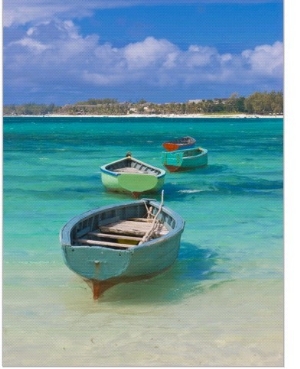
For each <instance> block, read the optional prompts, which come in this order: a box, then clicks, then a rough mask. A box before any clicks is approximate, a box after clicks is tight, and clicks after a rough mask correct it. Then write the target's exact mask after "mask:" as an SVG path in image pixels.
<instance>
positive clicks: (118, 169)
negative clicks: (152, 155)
mask: <svg viewBox="0 0 300 369" xmlns="http://www.w3.org/2000/svg"><path fill="white" fill-rule="evenodd" d="M100 169H101V180H102V183H103V185H104V187H105V188H106V189H107V190H108V191H113V192H124V193H130V194H132V195H133V196H134V197H139V196H140V195H141V194H144V193H151V192H157V191H160V190H161V188H162V187H163V185H164V181H165V175H166V172H165V170H163V169H160V168H156V167H154V166H152V165H150V164H146V163H144V162H142V161H140V160H137V159H135V158H133V157H132V156H131V155H130V154H127V156H126V157H125V158H122V159H120V160H116V161H114V162H112V163H109V164H106V165H103V166H101V167H100Z"/></svg>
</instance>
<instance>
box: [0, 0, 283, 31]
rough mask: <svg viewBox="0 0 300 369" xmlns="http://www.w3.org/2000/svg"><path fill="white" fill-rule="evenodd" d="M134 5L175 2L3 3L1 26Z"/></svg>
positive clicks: (181, 0)
mask: <svg viewBox="0 0 300 369" xmlns="http://www.w3.org/2000/svg"><path fill="white" fill-rule="evenodd" d="M282 1H283V0H176V2H175V3H176V5H179V4H186V5H187V4H201V3H204V4H205V3H210V4H211V3H224V4H226V3H234V4H236V3H242V4H245V3H251V4H253V3H282ZM136 5H143V6H155V5H170V6H174V0H87V1H82V0H63V1H62V0H47V1H44V0H43V1H42V0H26V1H24V0H4V5H3V25H4V26H5V27H9V26H11V25H14V24H26V23H28V22H32V21H42V20H49V19H53V18H56V17H57V18H59V17H66V16H67V17H71V18H76V17H77V18H82V17H88V16H92V14H93V12H94V11H95V10H97V9H108V8H124V7H131V6H136Z"/></svg>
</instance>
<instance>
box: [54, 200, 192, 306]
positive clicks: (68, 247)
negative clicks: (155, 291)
mask: <svg viewBox="0 0 300 369" xmlns="http://www.w3.org/2000/svg"><path fill="white" fill-rule="evenodd" d="M184 225H185V223H184V220H183V219H182V218H181V217H180V216H179V215H178V214H176V213H175V212H174V211H172V210H171V209H169V208H167V207H165V206H164V205H163V204H162V203H161V204H159V203H158V202H156V201H153V200H149V199H141V200H137V201H133V202H129V203H126V204H121V205H120V204H119V205H111V206H106V207H101V208H98V209H95V210H90V211H87V212H85V213H83V214H81V215H78V216H76V217H75V218H73V219H71V220H70V221H69V222H68V223H67V224H66V225H65V226H64V227H63V228H62V230H61V232H60V242H61V246H62V252H63V257H64V261H65V264H66V265H67V266H68V267H69V268H70V269H71V270H72V271H73V272H75V273H76V274H78V275H80V276H81V277H82V278H83V279H84V280H85V281H86V282H88V284H90V285H91V287H92V290H93V297H94V299H95V300H96V299H98V298H99V296H100V295H101V294H102V293H103V292H104V291H105V290H106V289H108V288H110V287H112V286H114V285H115V284H117V283H121V282H128V281H133V280H136V279H141V278H149V277H151V276H153V275H156V274H158V273H161V272H163V271H164V270H166V269H167V268H169V267H170V266H171V265H172V264H173V263H174V262H175V260H176V258H177V254H178V250H179V246H180V238H181V234H182V232H183V230H184Z"/></svg>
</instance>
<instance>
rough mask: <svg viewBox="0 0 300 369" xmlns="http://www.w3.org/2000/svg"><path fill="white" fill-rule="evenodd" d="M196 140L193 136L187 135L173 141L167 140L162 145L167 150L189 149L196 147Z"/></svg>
mask: <svg viewBox="0 0 300 369" xmlns="http://www.w3.org/2000/svg"><path fill="white" fill-rule="evenodd" d="M195 143H196V140H195V139H194V138H193V137H190V136H185V137H181V138H178V139H174V140H171V141H166V142H164V143H163V144H162V145H163V147H164V148H165V149H166V150H167V151H175V150H182V149H189V148H191V147H194V146H195Z"/></svg>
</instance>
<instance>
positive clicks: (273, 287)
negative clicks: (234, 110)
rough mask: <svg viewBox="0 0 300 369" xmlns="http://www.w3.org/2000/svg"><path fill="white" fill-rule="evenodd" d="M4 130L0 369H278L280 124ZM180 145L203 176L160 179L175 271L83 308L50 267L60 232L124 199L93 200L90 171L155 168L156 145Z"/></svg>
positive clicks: (25, 121)
mask: <svg viewBox="0 0 300 369" xmlns="http://www.w3.org/2000/svg"><path fill="white" fill-rule="evenodd" d="M3 130H4V164H3V173H4V184H3V186H4V195H3V204H4V215H3V219H4V242H3V243H4V249H3V330H4V331H3V365H6V366H7V365H9V366H105V365H108V366H109V365H128V366H136V365H137V366H147V365H149V366H161V365H162V366H164V365H166V366H168V365H169V366H170V365H171V366H172V365H174V366H178V365H181V366H182V365H183V366H185V365H186V366H228V365H229V366H230V365H231V366H234V365H238V366H264V365H271V366H278V365H279V366H280V365H282V363H283V297H282V296H283V121H282V119H179V118H174V119H172V118H168V119H166V118H87V117H85V118H78V117H76V118H50V117H47V118H35V117H28V118H5V119H4V125H3ZM185 135H190V136H193V137H195V138H196V139H197V143H198V144H199V145H200V146H202V147H204V148H206V149H208V153H209V154H208V155H209V156H208V161H209V165H208V166H207V167H206V168H202V169H198V170H195V171H191V172H186V173H167V176H166V181H165V186H164V199H165V204H166V205H167V206H168V207H170V208H171V209H173V210H175V211H176V212H178V213H179V214H180V215H181V216H182V217H183V218H184V219H185V221H186V227H185V231H184V233H183V235H182V242H181V248H180V254H179V257H178V260H177V261H176V263H175V264H174V266H173V267H172V268H171V269H170V270H168V271H167V272H166V273H164V274H161V275H159V276H157V277H155V278H152V279H149V280H143V281H138V282H133V283H128V284H120V285H118V286H116V287H114V288H112V289H110V290H108V291H106V293H105V294H104V295H103V297H102V299H100V300H99V301H98V302H94V301H93V300H92V294H91V290H90V289H89V287H88V286H87V285H86V284H85V283H84V282H83V281H82V280H81V279H80V278H79V277H77V276H76V275H74V274H73V273H72V272H71V271H70V270H69V269H68V268H67V267H66V266H65V265H64V264H63V260H62V255H61V251H60V245H59V240H58V233H59V230H60V228H61V227H62V226H63V225H64V223H66V222H67V221H68V220H69V219H70V218H71V217H73V216H75V215H78V214H80V213H82V212H84V211H86V210H89V209H93V208H96V207H99V206H102V205H108V204H112V203H120V202H126V201H128V199H130V198H129V197H128V196H126V195H121V194H112V193H108V192H106V191H105V189H104V188H103V186H102V183H101V181H100V170H99V166H101V165H103V164H106V163H107V162H110V161H113V160H116V159H119V158H121V157H123V156H124V155H125V154H126V153H127V152H128V151H130V152H131V153H132V155H133V156H134V157H136V158H137V159H140V160H142V161H145V162H148V163H149V164H152V165H154V166H158V167H162V165H161V159H160V155H161V151H162V146H161V144H162V142H163V141H165V140H166V139H167V138H172V137H173V136H177V137H180V136H185ZM151 197H154V198H156V199H158V200H160V194H157V195H153V196H151ZM16 353H17V354H16Z"/></svg>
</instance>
